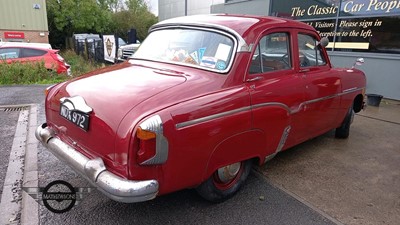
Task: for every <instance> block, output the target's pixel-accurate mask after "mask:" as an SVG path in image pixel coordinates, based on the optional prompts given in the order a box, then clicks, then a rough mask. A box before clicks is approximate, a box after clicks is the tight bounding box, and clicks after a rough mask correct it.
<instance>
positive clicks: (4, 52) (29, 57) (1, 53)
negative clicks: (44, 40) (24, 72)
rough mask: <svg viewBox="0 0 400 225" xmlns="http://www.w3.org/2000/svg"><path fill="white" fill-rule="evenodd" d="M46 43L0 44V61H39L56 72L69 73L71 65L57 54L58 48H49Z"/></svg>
mask: <svg viewBox="0 0 400 225" xmlns="http://www.w3.org/2000/svg"><path fill="white" fill-rule="evenodd" d="M45 46H46V45H33V46H30V45H21V44H7V45H4V46H0V63H9V64H10V63H15V62H19V63H40V62H43V63H44V66H45V67H46V68H47V69H48V70H54V71H56V72H57V73H58V74H67V75H71V68H70V67H71V66H70V65H69V64H68V63H66V62H65V60H64V58H63V57H62V56H60V55H59V54H58V50H54V49H49V48H46V47H45Z"/></svg>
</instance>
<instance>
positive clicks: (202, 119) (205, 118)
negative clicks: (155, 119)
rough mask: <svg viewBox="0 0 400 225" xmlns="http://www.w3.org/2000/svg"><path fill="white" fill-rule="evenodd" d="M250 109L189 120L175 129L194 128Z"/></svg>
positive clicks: (243, 108) (244, 108)
mask: <svg viewBox="0 0 400 225" xmlns="http://www.w3.org/2000/svg"><path fill="white" fill-rule="evenodd" d="M250 109H251V107H250V106H246V107H242V108H238V109H234V110H230V111H226V112H222V113H217V114H214V115H209V116H205V117H201V118H198V119H194V120H189V121H186V122H182V123H178V124H176V125H175V127H176V128H177V129H180V128H184V127H188V126H192V125H195V124H198V123H203V122H206V121H209V120H214V119H218V118H221V117H224V116H228V115H231V114H235V113H239V112H244V111H247V110H250Z"/></svg>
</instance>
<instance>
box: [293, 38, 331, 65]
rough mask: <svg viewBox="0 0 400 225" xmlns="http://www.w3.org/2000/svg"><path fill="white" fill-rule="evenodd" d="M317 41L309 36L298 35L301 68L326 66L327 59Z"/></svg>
mask: <svg viewBox="0 0 400 225" xmlns="http://www.w3.org/2000/svg"><path fill="white" fill-rule="evenodd" d="M317 43H318V42H317V39H316V38H315V37H313V36H311V35H308V34H299V35H298V44H299V45H298V46H299V62H300V67H309V66H321V65H326V59H325V56H324V54H323V52H322V49H321V46H320V45H318V44H317Z"/></svg>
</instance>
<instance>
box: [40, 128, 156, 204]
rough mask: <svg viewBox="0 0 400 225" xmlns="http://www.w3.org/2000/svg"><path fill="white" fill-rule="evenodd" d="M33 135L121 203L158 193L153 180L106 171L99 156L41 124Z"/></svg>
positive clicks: (150, 197)
mask: <svg viewBox="0 0 400 225" xmlns="http://www.w3.org/2000/svg"><path fill="white" fill-rule="evenodd" d="M35 136H36V138H37V139H38V140H39V141H40V142H41V143H42V144H43V146H44V147H46V148H47V149H48V150H49V151H50V152H51V153H53V155H55V156H56V157H57V158H58V159H59V160H61V161H64V162H66V163H67V164H68V166H70V167H71V168H72V169H74V170H75V171H76V172H78V173H79V174H81V175H82V177H84V178H85V179H87V180H88V181H89V182H90V183H91V184H92V185H93V186H95V187H96V188H97V189H98V190H100V191H101V192H103V193H104V194H105V195H106V196H107V197H109V198H111V199H113V200H115V201H118V202H125V203H132V202H143V201H147V200H151V199H153V198H155V197H156V196H157V194H158V188H159V184H158V181H157V180H142V181H134V180H126V179H124V178H122V177H119V176H117V175H115V174H113V173H111V172H110V171H108V170H107V168H106V167H105V165H104V162H103V160H102V159H101V158H94V159H89V158H87V157H86V156H85V155H83V154H81V153H80V152H78V151H76V150H75V149H74V148H72V147H70V146H69V145H68V144H66V143H65V142H63V141H61V140H60V139H59V138H57V137H56V136H55V131H54V130H53V129H51V128H49V127H47V124H46V123H44V124H42V125H41V126H39V127H38V128H37V129H36V132H35Z"/></svg>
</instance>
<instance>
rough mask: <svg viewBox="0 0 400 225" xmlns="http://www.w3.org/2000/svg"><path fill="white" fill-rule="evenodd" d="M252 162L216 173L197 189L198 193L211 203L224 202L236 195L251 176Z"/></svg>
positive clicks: (242, 163)
mask: <svg viewBox="0 0 400 225" xmlns="http://www.w3.org/2000/svg"><path fill="white" fill-rule="evenodd" d="M251 166H252V161H251V160H246V161H243V162H238V163H234V164H231V165H228V166H225V167H222V168H219V169H218V170H217V171H215V172H214V173H213V174H212V175H211V177H210V178H209V179H207V180H206V181H204V182H203V183H202V184H201V185H200V186H198V187H197V188H196V191H197V193H199V195H200V196H201V197H203V198H204V199H206V200H208V201H211V202H223V201H225V200H227V199H229V198H231V197H232V196H233V195H235V194H236V192H238V191H239V190H240V188H241V187H242V186H243V184H244V182H245V180H246V179H247V177H248V176H249V173H250V170H251Z"/></svg>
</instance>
